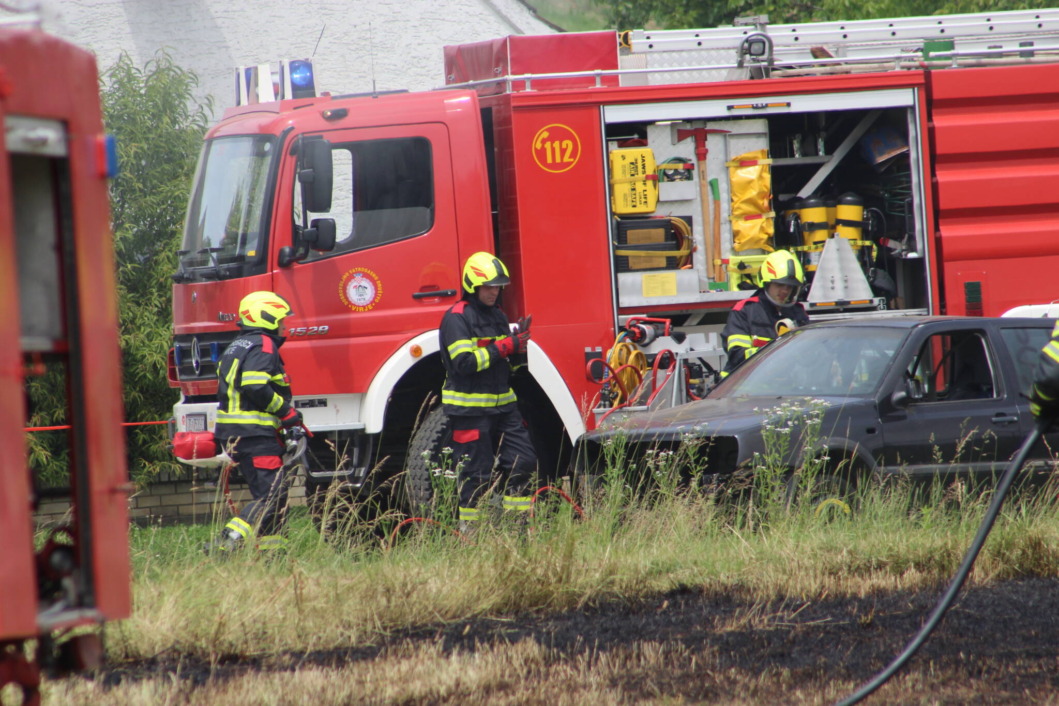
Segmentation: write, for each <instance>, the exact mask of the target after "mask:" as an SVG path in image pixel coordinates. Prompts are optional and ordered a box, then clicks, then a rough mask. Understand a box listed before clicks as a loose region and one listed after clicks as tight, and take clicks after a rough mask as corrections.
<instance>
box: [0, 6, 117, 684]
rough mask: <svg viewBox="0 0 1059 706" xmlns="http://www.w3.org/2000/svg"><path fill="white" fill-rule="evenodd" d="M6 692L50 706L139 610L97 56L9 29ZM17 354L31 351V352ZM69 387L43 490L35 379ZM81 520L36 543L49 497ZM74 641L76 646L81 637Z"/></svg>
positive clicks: (1, 410) (0, 192) (1, 227)
mask: <svg viewBox="0 0 1059 706" xmlns="http://www.w3.org/2000/svg"><path fill="white" fill-rule="evenodd" d="M0 121H2V122H3V125H4V133H5V141H4V142H3V143H2V145H0V160H2V162H0V253H2V255H0V339H2V340H3V341H5V343H4V345H2V346H0V370H2V373H3V374H2V375H0V459H2V460H0V537H2V538H3V545H4V546H3V549H2V550H0V687H2V686H3V685H5V684H10V683H14V684H19V685H21V686H22V688H23V692H24V694H25V697H24V701H23V703H37V702H38V700H39V691H38V686H39V682H40V675H41V672H42V670H43V669H54V670H56V671H60V672H62V671H69V670H75V669H79V668H86V667H91V666H93V665H94V664H96V663H98V661H99V660H100V659H101V658H102V649H101V641H100V639H99V637H98V634H97V633H96V632H93V631H86V630H84V628H85V627H86V626H93V625H99V624H101V623H102V622H104V621H107V620H115V619H119V618H124V617H127V616H128V614H129V608H130V577H129V549H128V508H127V502H128V497H127V496H128V492H129V488H128V486H127V479H126V478H127V476H126V460H125V450H124V449H125V441H124V436H123V431H122V417H123V412H122V379H121V368H120V350H119V343H118V304H117V295H116V289H115V275H114V251H113V245H112V242H111V234H110V222H109V219H110V213H109V207H108V203H109V202H108V194H107V188H108V181H107V180H108V178H109V177H110V176H112V175H113V172H114V166H115V163H116V160H115V155H114V145H113V141H112V140H110V139H109V138H108V137H107V136H106V135H104V134H103V121H102V114H101V110H100V100H99V78H98V75H97V71H96V63H95V58H94V57H93V56H92V55H91V54H90V53H88V52H87V51H84V50H82V49H79V48H77V47H74V46H72V45H71V44H69V43H68V42H65V41H62V40H60V39H58V38H56V37H53V36H49V35H48V34H46V33H44V32H42V31H40V30H38V29H24V28H15V27H7V28H3V27H0ZM16 344H17V345H16ZM43 370H48V371H49V372H50V373H51V374H56V373H58V374H60V375H61V376H62V377H63V378H64V381H65V390H66V396H65V404H66V419H67V424H68V425H69V428H68V429H57V430H55V431H49V432H48V433H65V434H67V435H68V441H69V472H68V476H67V477H66V479H65V482H60V483H58V484H56V483H48V484H47V485H46V486H44V485H42V484H41V483H39V482H38V480H37V478H35V477H34V474H33V472H32V470H31V468H30V464H29V460H28V455H27V444H26V431H25V428H26V422H27V419H28V417H29V411H28V409H27V406H28V405H27V396H26V387H25V383H26V379H27V377H28V376H30V375H37V374H41V372H42V371H43ZM45 499H49V500H54V499H68V500H69V502H70V508H71V511H70V515H69V521H68V522H67V523H66V524H64V525H62V526H60V527H57V528H55V529H53V530H52V531H51V532H50V533H49V534H48V536H46V537H43V538H38V540H37V541H35V540H34V525H33V513H34V511H35V509H36V508H37V507H38V506H39V504H40V502H41V501H42V500H45ZM71 631H73V633H72V634H71Z"/></svg>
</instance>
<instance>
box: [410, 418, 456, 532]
mask: <svg viewBox="0 0 1059 706" xmlns="http://www.w3.org/2000/svg"><path fill="white" fill-rule="evenodd" d="M451 435H452V429H451V426H450V424H449V419H448V417H447V416H445V413H444V412H443V411H442V409H441V407H440V406H439V407H435V408H434V409H432V410H430V411H429V412H428V413H427V414H426V416H425V417H423V420H422V421H421V422H420V423H419V425H418V426H417V427H416V429H415V431H413V432H412V439H411V441H410V442H409V444H408V456H407V457H406V460H405V481H404V487H405V496H406V500H407V501H408V510H409V512H410V513H412V514H413V515H420V516H426V517H429V516H431V515H432V514H433V511H432V500H433V498H434V487H433V485H432V484H431V474H432V471H433V470H434V469H436V468H440V467H442V466H443V465H444V463H443V458H442V453H441V450H442V449H443V448H444V447H445V445H446V444H447V443H448V441H449V438H450V437H451Z"/></svg>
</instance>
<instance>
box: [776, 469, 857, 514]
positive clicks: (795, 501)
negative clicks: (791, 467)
mask: <svg viewBox="0 0 1059 706" xmlns="http://www.w3.org/2000/svg"><path fill="white" fill-rule="evenodd" d="M850 477H851V476H850V474H849V473H843V474H839V473H834V472H829V470H828V469H823V470H822V471H821V472H820V473H819V474H817V475H816V476H814V477H812V478H806V477H805V476H804V475H802V474H799V473H792V474H791V475H790V476H789V477H788V478H787V487H786V495H787V507H788V508H791V509H797V508H806V509H808V511H809V512H810V513H811V515H812V516H813V517H814V518H817V519H821V520H824V521H830V520H837V519H848V518H850V517H852V516H853V514H854V511H855V509H856V506H855V503H854V500H855V497H854V496H855V492H854V491H855V486H854V484H853V483H852V482H851V481H850Z"/></svg>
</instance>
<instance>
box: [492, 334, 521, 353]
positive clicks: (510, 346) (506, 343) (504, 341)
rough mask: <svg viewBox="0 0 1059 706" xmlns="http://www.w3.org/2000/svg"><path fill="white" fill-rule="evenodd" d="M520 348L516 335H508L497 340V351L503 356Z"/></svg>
mask: <svg viewBox="0 0 1059 706" xmlns="http://www.w3.org/2000/svg"><path fill="white" fill-rule="evenodd" d="M516 350H518V339H517V338H515V337H514V336H506V337H504V338H499V339H497V340H496V352H497V353H499V354H500V357H501V358H507V357H508V356H509V355H511V354H512V353H514V352H515V351H516Z"/></svg>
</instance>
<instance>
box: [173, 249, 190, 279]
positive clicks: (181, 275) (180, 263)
mask: <svg viewBox="0 0 1059 706" xmlns="http://www.w3.org/2000/svg"><path fill="white" fill-rule="evenodd" d="M190 252H191V251H190V250H177V271H176V272H175V273H174V274H173V275H172V278H173V281H174V282H176V283H178V284H180V283H183V282H190V281H191V280H192V279H193V277H192V276H191V274H190V273H189V272H188V271H187V270H186V269H184V256H185V255H187V254H188V253H190Z"/></svg>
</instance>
